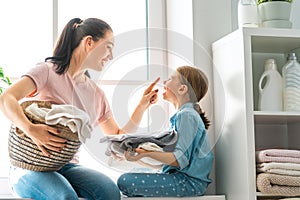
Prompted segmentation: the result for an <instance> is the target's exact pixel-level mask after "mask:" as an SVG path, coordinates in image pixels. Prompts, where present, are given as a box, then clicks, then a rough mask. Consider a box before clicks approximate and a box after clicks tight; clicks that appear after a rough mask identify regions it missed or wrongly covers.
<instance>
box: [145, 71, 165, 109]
mask: <svg viewBox="0 0 300 200" xmlns="http://www.w3.org/2000/svg"><path fill="white" fill-rule="evenodd" d="M159 80H160V77H158V78H157V79H156V80H155V81H154V82H153V83H151V84H150V85H149V87H148V88H147V89H146V90H145V91H144V94H143V97H142V99H141V101H140V105H142V106H145V108H146V109H147V108H148V107H149V106H150V105H151V104H155V103H156V102H157V100H158V96H157V92H158V89H156V90H153V88H154V86H155V85H156V84H157V83H158V81H159Z"/></svg>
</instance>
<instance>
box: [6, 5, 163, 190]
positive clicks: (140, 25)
mask: <svg viewBox="0 0 300 200" xmlns="http://www.w3.org/2000/svg"><path fill="white" fill-rule="evenodd" d="M149 4H150V5H151V4H156V5H155V6H157V4H163V3H162V2H161V1H152V2H151V3H150V2H148V1H147V0H144V1H143V0H131V1H123V0H110V1H105V0H97V1H95V0H84V1H83V0H64V1H58V0H44V1H39V0H28V1H20V0H10V1H2V2H1V3H0V18H1V19H2V21H1V27H3V28H1V32H0V44H1V46H0V53H1V55H2V56H1V60H0V67H3V69H4V72H5V73H6V75H8V76H10V77H11V78H12V80H13V81H14V80H16V79H17V78H18V77H20V76H21V75H22V74H24V73H25V72H27V71H28V70H29V69H30V68H32V67H33V66H34V65H35V64H36V63H37V62H40V61H43V60H44V58H46V57H48V56H51V55H52V50H53V41H56V39H57V38H56V37H57V34H59V33H60V32H61V30H62V29H63V26H64V25H65V24H66V23H67V21H68V20H70V19H71V18H74V17H79V18H82V19H85V18H87V17H97V18H101V19H103V20H105V21H106V22H108V23H109V24H110V25H111V27H112V29H113V31H114V35H115V43H116V44H115V49H114V60H112V61H111V62H110V63H108V65H107V67H106V68H105V70H104V71H103V72H101V73H96V72H93V71H92V72H91V75H92V78H93V79H94V80H96V81H97V82H98V83H99V84H101V87H102V88H103V90H104V91H105V92H106V95H107V97H108V99H109V100H110V103H111V107H112V109H113V112H114V114H115V118H116V120H117V122H118V123H119V125H120V126H122V125H124V124H125V122H126V121H127V120H128V117H129V115H130V114H131V113H132V111H133V109H134V105H136V103H137V101H138V100H139V98H140V97H141V92H142V91H143V90H144V88H145V86H146V85H145V83H147V82H148V81H151V80H154V79H155V78H156V74H157V75H158V74H159V75H160V76H161V74H162V72H163V73H165V72H166V71H164V70H162V69H160V67H155V64H152V63H159V64H160V65H159V66H161V64H162V60H164V59H163V58H162V59H160V58H159V57H163V55H162V54H163V53H162V52H161V51H153V52H152V53H151V52H150V50H149V49H148V48H147V47H148V45H149V32H148V29H147V28H148V23H149V21H148V19H149V16H148V12H149V7H148V6H149ZM153 6H154V5H153ZM156 12H157V11H156ZM161 12H163V11H161ZM160 16H163V14H161V15H160ZM154 18H155V20H157V21H159V22H160V21H163V20H162V19H161V17H158V16H155V17H154ZM151 23H152V25H153V20H152V22H151ZM154 58H155V59H154ZM151 60H155V62H151ZM156 66H158V65H156ZM148 83H149V82H148ZM120 98H122V101H123V102H124V104H120V103H119V101H116V99H120ZM161 104H162V105H163V103H161ZM159 107H160V106H158V107H154V108H153V109H152V110H151V111H150V112H154V113H156V116H160V117H156V118H150V117H149V115H147V114H146V115H145V118H144V119H143V121H142V125H141V131H144V130H149V127H150V126H149V124H151V125H153V126H151V127H154V128H152V130H157V129H161V128H162V126H163V124H165V123H164V121H165V120H167V118H168V116H166V113H165V111H162V109H158V108H159ZM0 126H1V127H2V134H1V136H0V137H1V140H0V145H1V148H0V155H1V159H4V160H3V162H2V164H1V166H0V178H1V177H7V176H8V168H9V160H8V156H7V155H8V152H7V135H8V130H9V126H10V122H9V121H8V120H7V119H6V118H5V117H4V116H3V115H2V114H0ZM103 148H104V147H103ZM103 150H105V149H103ZM88 151H93V148H89V149H88ZM83 154H85V156H88V155H87V153H86V151H84V150H83ZM85 156H84V157H85ZM85 158H86V159H83V163H85V164H88V165H89V166H91V167H95V168H97V167H98V166H99V165H101V164H100V162H94V161H93V160H92V159H90V157H85ZM96 159H97V158H96ZM103 162H104V164H105V163H106V164H107V161H106V160H104V161H103ZM108 171H109V170H108ZM110 172H111V171H110ZM110 172H109V173H110ZM0 185H1V183H0ZM0 193H1V191H0Z"/></svg>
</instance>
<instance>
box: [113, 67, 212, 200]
mask: <svg viewBox="0 0 300 200" xmlns="http://www.w3.org/2000/svg"><path fill="white" fill-rule="evenodd" d="M164 85H165V90H166V91H165V93H164V94H163V98H164V99H165V100H167V101H169V102H170V103H172V104H173V105H174V106H175V108H176V110H177V112H176V113H175V114H174V115H173V116H172V117H171V118H170V122H171V127H170V128H172V129H173V128H174V129H175V130H176V131H177V133H178V141H177V144H176V148H175V150H174V152H154V151H152V152H150V151H144V150H141V149H136V152H137V153H136V154H135V155H132V154H131V153H130V152H126V153H125V157H126V159H127V160H129V161H138V160H140V159H141V158H143V157H150V158H152V159H155V160H157V161H159V162H162V163H163V164H164V165H163V167H162V170H161V173H157V174H156V173H125V174H123V175H121V176H120V177H119V179H118V186H119V188H120V190H121V192H122V193H123V194H125V195H127V196H144V197H149V196H151V197H154V196H155V197H170V196H172V197H176V196H181V197H182V196H199V195H203V194H204V193H205V191H206V188H207V186H208V185H209V183H211V180H210V179H209V174H210V171H211V168H212V163H213V155H212V153H211V148H210V145H209V141H208V138H207V135H206V129H207V128H208V127H209V123H210V122H209V120H208V119H207V118H206V117H205V113H204V112H202V110H201V108H200V106H199V104H198V102H199V101H200V100H201V99H202V98H203V97H204V95H205V94H206V92H207V90H208V81H207V78H206V76H205V74H204V73H203V72H202V71H200V70H199V69H197V68H194V67H190V66H182V67H179V68H177V70H176V71H175V72H174V74H173V75H172V76H171V78H169V79H168V80H166V81H164Z"/></svg>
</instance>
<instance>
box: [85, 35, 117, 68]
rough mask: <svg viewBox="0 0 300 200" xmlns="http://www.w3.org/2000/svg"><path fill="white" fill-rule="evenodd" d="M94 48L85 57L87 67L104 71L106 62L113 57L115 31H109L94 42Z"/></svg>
mask: <svg viewBox="0 0 300 200" xmlns="http://www.w3.org/2000/svg"><path fill="white" fill-rule="evenodd" d="M92 43H93V48H92V49H91V51H90V52H89V53H88V55H87V57H86V59H85V66H86V68H90V69H93V70H96V71H102V69H103V67H104V65H105V63H106V62H107V61H109V60H112V59H113V54H112V49H113V47H114V39H113V33H112V32H111V31H107V33H106V35H105V37H104V38H101V39H99V40H98V41H97V42H92Z"/></svg>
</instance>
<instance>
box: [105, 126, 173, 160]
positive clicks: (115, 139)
mask: <svg viewBox="0 0 300 200" xmlns="http://www.w3.org/2000/svg"><path fill="white" fill-rule="evenodd" d="M177 139H178V135H177V132H176V131H175V130H167V131H161V132H154V133H134V134H120V135H109V136H105V137H103V138H101V139H100V143H105V142H106V143H107V149H106V152H105V154H106V155H107V156H112V157H117V158H119V159H124V152H125V151H127V150H130V151H131V152H132V153H133V154H134V152H135V149H136V148H141V149H144V150H147V151H160V152H172V151H174V149H175V145H176V143H177ZM142 161H144V162H145V164H146V163H149V164H152V165H153V163H154V160H152V159H142ZM155 164H156V165H159V164H161V163H155Z"/></svg>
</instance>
